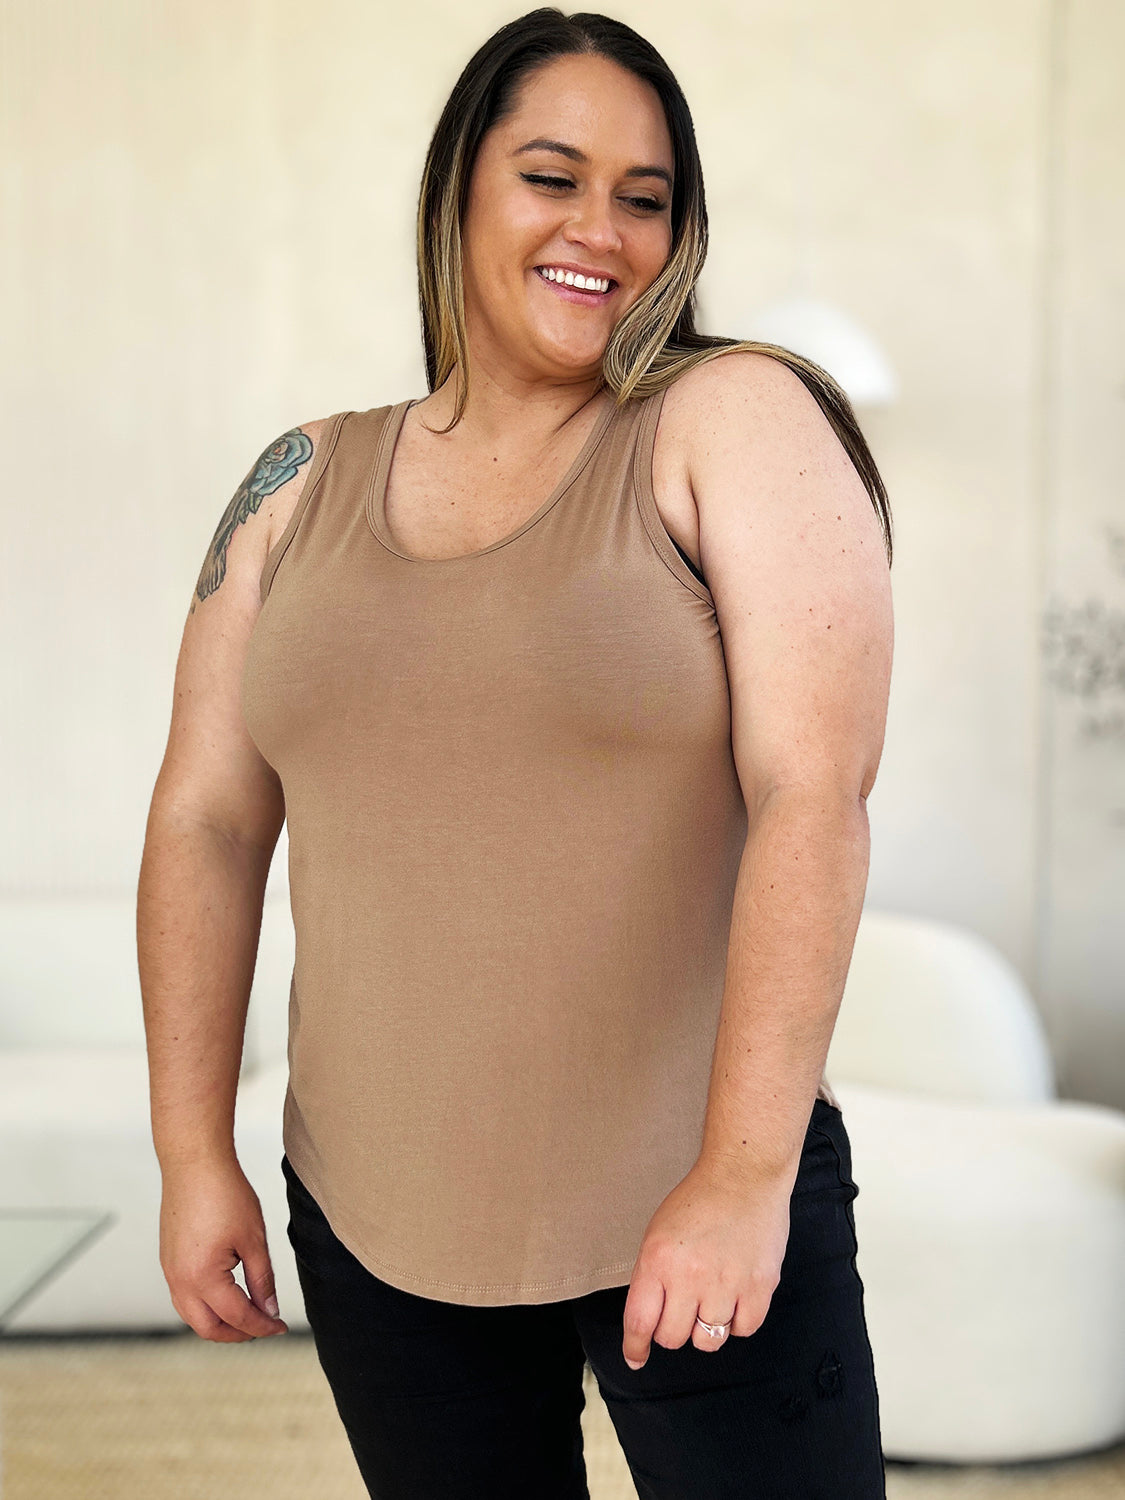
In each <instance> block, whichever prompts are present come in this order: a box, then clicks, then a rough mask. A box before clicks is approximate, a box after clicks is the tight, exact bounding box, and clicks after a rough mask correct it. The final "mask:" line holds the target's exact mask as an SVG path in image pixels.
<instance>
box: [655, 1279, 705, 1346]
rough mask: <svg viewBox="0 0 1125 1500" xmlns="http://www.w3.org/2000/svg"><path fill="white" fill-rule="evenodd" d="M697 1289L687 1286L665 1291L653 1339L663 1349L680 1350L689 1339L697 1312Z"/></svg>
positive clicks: (698, 1295)
mask: <svg viewBox="0 0 1125 1500" xmlns="http://www.w3.org/2000/svg"><path fill="white" fill-rule="evenodd" d="M699 1299H700V1294H699V1291H698V1289H696V1288H692V1287H688V1286H678V1287H669V1288H666V1289H665V1296H664V1312H663V1313H662V1314H661V1318H660V1322H659V1323H658V1324H657V1325H656V1331H655V1332H654V1333H653V1335H652V1336H653V1338H654V1339H655V1340H656V1342H657V1343H658V1344H661V1345H663V1347H664V1348H665V1349H680V1348H682V1347H683V1345H684V1344H686V1343H687V1341H688V1339H690V1338H691V1331H692V1329H693V1328H694V1326H695V1315H696V1313H697V1312H698V1311H699Z"/></svg>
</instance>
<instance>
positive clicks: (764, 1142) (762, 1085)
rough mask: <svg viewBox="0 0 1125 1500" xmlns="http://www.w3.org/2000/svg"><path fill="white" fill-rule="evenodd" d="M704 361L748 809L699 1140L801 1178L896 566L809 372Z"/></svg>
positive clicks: (863, 879) (852, 897) (695, 480)
mask: <svg viewBox="0 0 1125 1500" xmlns="http://www.w3.org/2000/svg"><path fill="white" fill-rule="evenodd" d="M724 366H725V367H726V368H725V369H724V368H723V367H724ZM700 373H701V374H703V375H705V377H707V378H705V380H703V381H701V382H700V390H699V394H700V396H701V397H705V402H706V409H705V411H704V410H701V411H700V413H699V420H698V422H697V423H696V424H695V426H694V428H693V437H692V449H691V464H692V469H691V472H692V484H693V489H694V490H695V493H696V502H697V505H698V508H699V516H700V547H701V552H702V555H703V562H704V567H705V569H706V573H707V578H708V580H709V582H710V585H711V590H712V594H713V596H714V599H715V607H716V613H717V615H718V618H719V624H720V629H721V631H722V637H723V649H724V654H725V657H726V662H727V672H728V677H729V680H730V690H731V712H732V748H733V752H734V757H735V761H736V764H737V768H738V775H739V779H740V781H741V783H742V788H743V792H744V795H745V798H746V804H747V811H748V815H749V828H748V835H747V841H746V847H745V852H744V854H743V859H742V863H741V866H740V869H739V878H738V883H737V886H736V891H735V898H734V906H733V910H732V922H731V939H730V947H729V951H728V958H727V972H726V984H725V989H724V994H723V1006H722V1012H721V1017H720V1023H719V1034H718V1038H717V1044H716V1049H715V1057H714V1063H713V1068H712V1077H711V1087H710V1092H709V1096H708V1108H707V1117H706V1126H705V1137H704V1151H703V1154H704V1156H705V1157H707V1158H708V1159H709V1160H710V1161H711V1162H712V1163H713V1164H717V1165H726V1166H727V1167H729V1168H731V1169H733V1170H736V1171H738V1172H739V1173H746V1174H748V1175H750V1176H752V1177H760V1176H762V1175H765V1176H766V1177H771V1176H772V1177H780V1178H783V1179H785V1180H786V1181H788V1184H789V1186H790V1187H791V1186H792V1178H793V1177H794V1175H795V1173H796V1170H797V1162H798V1159H799V1157H800V1154H801V1147H802V1143H803V1140H804V1136H805V1131H806V1128H807V1125H808V1120H809V1113H810V1110H811V1108H812V1103H813V1098H814V1096H815V1093H816V1087H817V1082H818V1080H819V1078H820V1075H821V1071H822V1069H823V1067H824V1063H825V1059H826V1057H827V1053H828V1047H829V1043H830V1040H831V1036H832V1030H833V1027H834V1025H835V1020H836V1014H837V1011H838V1009H839V1004H840V1000H841V998H842V995H843V989H844V981H845V979H846V976H847V971H848V966H849V964H850V961H851V953H852V947H853V944H854V941H855V935H856V931H857V928H858V925H859V918H860V912H861V909H862V906H863V898H864V891H865V889H866V884H867V872H868V854H869V837H868V822H867V802H866V799H867V794H868V792H869V791H870V789H871V787H872V785H873V784H874V781H875V773H876V768H877V766H878V762H879V758H880V755H881V751H882V745H883V736H884V726H885V723H886V712H887V696H888V690H889V683H890V671H891V652H892V634H893V628H892V616H891V591H890V578H889V569H888V565H887V560H886V554H885V551H884V548H883V544H882V539H881V533H880V529H879V524H878V518H877V516H876V514H875V510H874V507H873V506H872V503H871V500H870V497H869V496H868V494H867V491H866V489H865V488H864V486H863V483H862V481H861V480H860V478H859V476H858V474H857V473H856V471H855V470H854V468H853V467H852V464H851V462H850V460H849V458H848V456H847V454H846V452H845V450H844V449H843V447H842V445H841V444H840V442H839V440H838V439H837V437H836V435H835V433H834V432H833V430H832V428H831V426H830V424H829V422H828V421H827V419H826V418H825V416H824V414H823V413H822V412H821V411H820V408H819V407H818V405H817V403H816V401H815V398H814V397H813V396H812V395H811V393H810V392H809V391H807V390H806V389H805V387H804V385H803V384H802V382H801V381H800V379H799V377H798V376H797V375H795V374H794V373H793V372H792V371H790V370H788V369H786V368H785V366H783V365H781V364H780V363H779V362H778V361H777V360H774V359H772V358H770V357H769V356H768V355H759V354H736V355H730V356H725V357H723V358H721V359H718V360H715V361H714V362H713V363H712V364H711V365H710V366H709V367H704V370H703V371H701V372H700ZM705 387H707V388H706V389H705Z"/></svg>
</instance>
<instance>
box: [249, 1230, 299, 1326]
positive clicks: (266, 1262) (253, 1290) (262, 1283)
mask: <svg viewBox="0 0 1125 1500" xmlns="http://www.w3.org/2000/svg"><path fill="white" fill-rule="evenodd" d="M242 1270H243V1273H244V1274H245V1276H246V1290H247V1291H248V1292H249V1293H250V1297H251V1299H252V1300H253V1303H254V1306H255V1307H259V1308H261V1310H262V1311H263V1312H264V1313H265V1314H266V1315H267V1317H270V1318H272V1319H274V1321H275V1324H276V1323H279V1324H280V1325H281V1327H282V1328H283V1329H284V1330H285V1332H286V1333H288V1332H289V1329H288V1326H287V1324H286V1323H285V1322H284V1320H283V1319H282V1317H281V1316H280V1312H281V1310H280V1308H279V1307H278V1305H277V1289H276V1287H275V1286H274V1279H273V1266H272V1265H271V1264H270V1255H269V1250H268V1249H267V1248H266V1244H265V1241H263V1242H262V1244H261V1245H260V1246H258V1247H256V1248H255V1249H253V1250H247V1251H246V1252H245V1254H244V1255H243V1257H242Z"/></svg>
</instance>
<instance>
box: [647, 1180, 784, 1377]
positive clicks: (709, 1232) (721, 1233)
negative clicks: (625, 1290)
mask: <svg viewBox="0 0 1125 1500" xmlns="http://www.w3.org/2000/svg"><path fill="white" fill-rule="evenodd" d="M795 1180H796V1166H795V1165H794V1169H793V1171H791V1172H787V1173H785V1174H784V1175H782V1176H776V1177H764V1178H759V1179H750V1180H748V1179H747V1177H746V1176H745V1175H742V1176H741V1177H740V1176H739V1175H738V1173H736V1172H729V1171H725V1170H723V1168H722V1167H720V1166H717V1165H714V1164H711V1163H707V1162H704V1161H703V1160H702V1159H700V1160H699V1161H697V1162H696V1164H695V1166H694V1167H693V1168H692V1169H691V1171H690V1172H689V1173H688V1174H687V1176H686V1177H685V1178H684V1179H683V1181H682V1182H680V1183H678V1184H677V1185H676V1187H674V1188H673V1189H672V1191H671V1192H670V1193H669V1194H668V1196H667V1197H666V1198H665V1199H664V1201H663V1203H661V1205H660V1207H659V1208H658V1209H657V1210H656V1212H655V1213H654V1214H653V1216H652V1218H651V1219H650V1220H649V1224H648V1228H647V1229H646V1230H645V1236H644V1240H643V1242H642V1244H641V1248H640V1251H639V1253H638V1255H637V1259H636V1263H635V1264H634V1266H633V1275H632V1278H631V1280H630V1283H629V1294H628V1296H627V1298H626V1300H625V1312H624V1325H625V1328H624V1332H625V1342H624V1345H623V1353H624V1355H625V1360H626V1363H628V1364H630V1365H631V1366H632V1367H633V1368H634V1369H639V1368H640V1367H641V1366H642V1365H643V1364H644V1363H645V1361H646V1360H647V1359H648V1356H649V1346H650V1341H651V1340H653V1339H655V1341H656V1342H657V1343H658V1344H660V1345H662V1346H663V1347H664V1348H665V1349H678V1348H680V1346H681V1345H682V1344H684V1343H686V1341H687V1340H688V1339H689V1338H690V1339H691V1340H692V1342H693V1343H694V1344H695V1346H696V1348H697V1349H702V1350H705V1351H708V1352H711V1351H714V1350H716V1349H721V1348H722V1346H723V1345H724V1344H725V1343H726V1340H727V1338H730V1337H734V1338H738V1337H742V1338H745V1337H747V1336H748V1335H749V1334H752V1333H755V1332H756V1331H757V1330H758V1329H759V1328H760V1327H761V1325H762V1323H763V1322H764V1321H765V1316H766V1313H767V1312H768V1311H769V1305H770V1299H771V1298H772V1297H773V1294H774V1290H775V1288H776V1287H777V1285H778V1282H779V1281H780V1279H781V1263H782V1261H783V1260H784V1258H785V1247H786V1244H787V1243H788V1240H789V1199H790V1195H791V1194H792V1191H793V1184H794V1181H795ZM697 1315H698V1316H699V1317H701V1318H702V1319H703V1320H704V1321H705V1322H707V1323H729V1324H731V1328H730V1331H729V1333H728V1334H727V1335H726V1337H722V1336H720V1337H714V1336H712V1335H710V1334H708V1333H707V1331H706V1330H705V1329H703V1328H701V1327H700V1326H699V1324H698V1323H697V1322H696V1321H695V1319H696V1316H697Z"/></svg>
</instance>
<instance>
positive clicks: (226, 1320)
mask: <svg viewBox="0 0 1125 1500" xmlns="http://www.w3.org/2000/svg"><path fill="white" fill-rule="evenodd" d="M162 1171H163V1182H164V1189H163V1194H162V1197H161V1202H160V1268H161V1270H162V1271H163V1272H164V1279H165V1280H166V1281H167V1283H168V1290H169V1291H170V1292H171V1294H172V1306H173V1307H174V1308H175V1309H176V1311H177V1313H179V1315H180V1317H181V1318H182V1319H183V1320H184V1322H185V1323H186V1324H187V1325H188V1326H189V1327H190V1328H193V1329H194V1330H195V1332H196V1333H197V1334H199V1336H200V1338H204V1339H210V1340H212V1341H213V1342H214V1343H217V1344H241V1343H245V1341H246V1340H247V1339H257V1338H266V1337H268V1336H269V1335H270V1334H274V1333H288V1332H289V1327H288V1325H287V1324H286V1323H285V1322H284V1320H283V1319H281V1318H280V1317H275V1316H273V1315H272V1313H271V1311H270V1307H269V1306H267V1304H268V1303H270V1302H271V1299H273V1300H272V1308H273V1310H274V1312H276V1310H277V1302H276V1299H275V1298H274V1279H273V1268H272V1266H271V1264H270V1256H269V1250H268V1248H267V1245H266V1227H265V1221H264V1220H263V1218H262V1205H261V1203H260V1202H259V1201H258V1195H257V1193H255V1191H254V1189H253V1188H252V1187H251V1186H250V1183H249V1181H248V1180H247V1178H246V1175H245V1173H244V1172H243V1171H242V1168H241V1167H240V1166H239V1164H238V1162H237V1161H236V1160H235V1159H234V1158H233V1157H232V1158H229V1159H223V1160H213V1161H212V1160H208V1161H199V1162H192V1163H187V1164H177V1165H175V1166H164V1167H163V1168H162ZM240 1261H241V1263H242V1268H243V1273H244V1275H245V1278H246V1286H247V1289H248V1291H249V1293H250V1296H249V1297H248V1296H247V1295H246V1292H244V1291H243V1290H242V1288H241V1287H240V1286H239V1284H238V1282H237V1281H236V1280H235V1278H234V1268H235V1266H237V1265H238V1263H239V1262H240Z"/></svg>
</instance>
